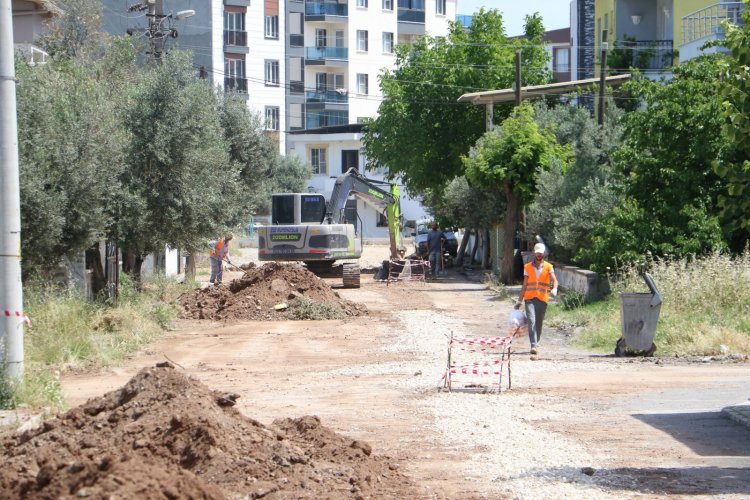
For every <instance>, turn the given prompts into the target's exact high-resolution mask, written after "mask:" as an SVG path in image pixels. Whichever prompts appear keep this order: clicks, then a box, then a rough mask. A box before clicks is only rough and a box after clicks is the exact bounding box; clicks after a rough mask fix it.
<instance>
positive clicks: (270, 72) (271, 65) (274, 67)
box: [266, 60, 279, 85]
mask: <svg viewBox="0 0 750 500" xmlns="http://www.w3.org/2000/svg"><path fill="white" fill-rule="evenodd" d="M278 84H279V61H271V60H266V85H278Z"/></svg>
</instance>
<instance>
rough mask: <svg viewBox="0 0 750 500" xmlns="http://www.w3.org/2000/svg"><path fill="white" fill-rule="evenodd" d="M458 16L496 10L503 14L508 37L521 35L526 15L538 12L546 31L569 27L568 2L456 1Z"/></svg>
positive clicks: (542, 0) (524, 0) (537, 0)
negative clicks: (480, 10) (481, 9)
mask: <svg viewBox="0 0 750 500" xmlns="http://www.w3.org/2000/svg"><path fill="white" fill-rule="evenodd" d="M457 2H458V13H459V14H473V13H475V12H477V11H478V10H479V9H480V8H482V7H484V8H485V10H488V9H497V10H499V11H500V12H502V14H503V24H504V25H505V32H506V34H507V35H508V36H515V35H522V34H523V20H524V17H525V16H526V14H533V13H534V12H539V13H540V14H541V15H542V19H543V20H544V27H545V29H547V30H554V29H558V28H568V27H570V2H569V1H568V0H457Z"/></svg>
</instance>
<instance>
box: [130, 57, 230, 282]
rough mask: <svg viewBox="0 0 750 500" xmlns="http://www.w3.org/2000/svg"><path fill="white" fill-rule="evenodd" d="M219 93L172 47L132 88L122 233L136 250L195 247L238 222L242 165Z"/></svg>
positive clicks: (142, 254) (138, 252)
mask: <svg viewBox="0 0 750 500" xmlns="http://www.w3.org/2000/svg"><path fill="white" fill-rule="evenodd" d="M218 108H219V98H218V96H217V95H216V91H215V90H214V89H212V88H211V87H210V86H209V85H208V84H207V83H206V82H205V81H203V80H199V79H198V78H197V77H196V75H195V71H194V69H193V67H192V63H191V56H190V54H188V53H184V52H178V51H172V52H170V54H169V55H167V56H166V57H163V58H162V64H160V65H156V66H154V67H152V68H150V70H148V71H147V72H146V73H145V74H144V75H143V78H142V82H140V83H139V84H138V86H137V87H136V88H135V89H134V95H133V98H132V100H131V102H130V103H129V107H128V110H127V113H126V117H125V127H126V129H127V131H128V132H129V134H130V142H129V145H128V148H127V151H126V168H125V170H124V172H123V174H122V175H121V179H120V180H121V182H122V185H123V188H124V193H123V196H122V198H121V200H120V202H121V203H120V206H119V207H118V209H119V213H118V226H117V231H116V237H117V239H118V241H119V242H120V244H121V246H122V248H123V249H124V250H125V251H127V252H128V253H129V254H130V255H132V256H134V257H135V260H134V268H133V274H134V275H135V276H136V278H137V279H138V278H139V277H140V265H141V263H142V260H143V257H145V255H146V254H148V253H151V252H158V251H161V250H163V248H164V246H165V245H168V246H170V247H172V248H182V249H186V250H188V251H189V252H190V251H194V250H197V249H200V248H202V247H204V246H205V240H207V239H208V238H210V237H211V236H215V235H217V234H220V233H221V232H222V231H223V230H224V229H225V228H226V227H227V226H229V225H233V224H236V223H239V221H240V220H241V212H242V208H243V204H242V203H241V202H240V200H239V198H240V195H241V192H242V183H241V182H240V181H239V171H240V169H239V166H238V163H237V162H235V161H231V160H230V156H229V153H228V147H227V143H226V141H225V140H224V137H223V131H222V128H221V124H220V121H219V115H218V113H217V109H218Z"/></svg>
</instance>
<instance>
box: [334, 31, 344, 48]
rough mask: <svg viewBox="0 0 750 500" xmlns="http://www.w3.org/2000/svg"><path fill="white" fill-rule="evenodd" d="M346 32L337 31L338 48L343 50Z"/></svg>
mask: <svg viewBox="0 0 750 500" xmlns="http://www.w3.org/2000/svg"><path fill="white" fill-rule="evenodd" d="M344 39H345V37H344V31H343V30H341V31H336V48H337V49H341V48H343V47H344Z"/></svg>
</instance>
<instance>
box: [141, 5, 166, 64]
mask: <svg viewBox="0 0 750 500" xmlns="http://www.w3.org/2000/svg"><path fill="white" fill-rule="evenodd" d="M147 4H148V14H146V17H148V32H147V33H148V37H149V38H150V39H151V55H153V56H154V60H155V61H156V62H157V63H161V55H162V53H163V52H164V38H165V37H166V36H167V35H168V34H169V33H168V32H167V31H165V30H163V29H162V24H164V21H165V19H164V2H163V0H147Z"/></svg>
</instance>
